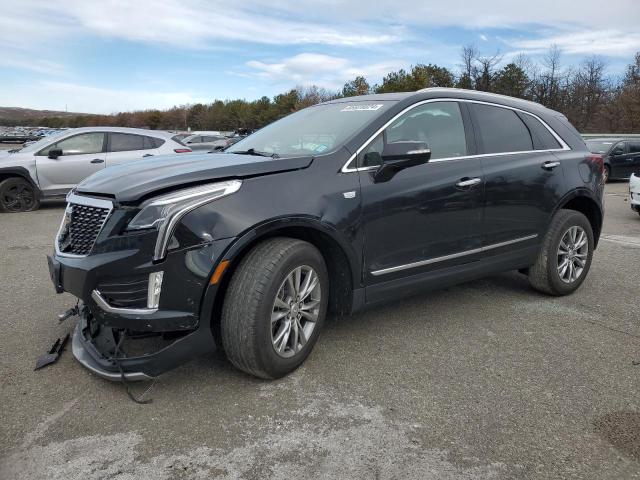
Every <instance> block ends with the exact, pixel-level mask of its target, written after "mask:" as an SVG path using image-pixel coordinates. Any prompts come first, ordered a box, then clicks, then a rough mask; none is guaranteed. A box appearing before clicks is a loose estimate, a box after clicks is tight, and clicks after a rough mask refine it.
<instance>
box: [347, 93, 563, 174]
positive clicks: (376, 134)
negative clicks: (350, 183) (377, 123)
mask: <svg viewBox="0 0 640 480" xmlns="http://www.w3.org/2000/svg"><path fill="white" fill-rule="evenodd" d="M433 102H464V103H481V104H483V105H491V106H493V107H500V108H506V109H507V110H514V111H516V112H520V113H524V114H526V115H530V116H532V117H533V118H535V119H536V120H538V121H539V122H540V123H542V125H544V127H545V128H546V129H547V130H549V133H551V135H553V138H555V139H556V140H557V141H558V143H559V144H560V145H561V148H550V149H547V150H524V151H519V152H501V153H481V154H478V155H463V156H460V157H446V158H436V159H434V160H430V161H429V163H435V162H447V161H450V160H464V159H467V158H482V157H499V156H504V155H520V154H523V153H540V152H562V151H565V150H571V148H570V147H569V145H567V143H566V142H565V141H564V140H563V139H562V138H561V137H560V135H558V134H557V133H556V132H555V131H554V130H553V129H552V128H551V127H550V126H549V125H547V122H545V121H544V120H542V119H541V118H540V117H538V116H537V115H535V114H533V113H531V112H527V111H526V110H521V109H519V108H514V107H508V106H506V105H501V104H499V103H491V102H483V101H480V100H468V99H463V98H431V99H429V100H422V101H421V102H417V103H414V104H413V105H409V106H408V107H407V108H405V109H404V110H402V111H401V112H400V113H398V114H396V115H395V116H394V117H393V118H392V119H391V120H389V121H388V122H387V123H385V124H384V125H383V126H382V127H380V128H379V129H378V130H376V132H375V133H374V134H373V135H371V136H370V137H369V138H368V139H367V141H365V142H364V143H363V144H362V146H361V147H360V148H358V150H356V153H354V154H353V155H351V157H349V160H347V163H345V164H344V165H343V167H342V169H341V170H340V171H341V172H342V173H353V172H367V171H371V170H377V169H378V167H377V166H373V167H360V168H357V167H351V166H349V165H350V164H351V163H353V162H354V161H355V160H356V158H357V157H358V155H360V152H362V150H364V149H365V148H366V147H367V146H369V144H370V143H371V142H372V141H373V140H374V139H375V138H376V137H377V136H378V135H380V134H381V133H382V132H383V131H384V130H385V129H386V128H387V127H388V126H389V125H391V124H392V123H393V122H395V121H396V120H397V119H398V118H400V117H401V116H402V115H404V114H405V113H407V112H409V111H411V110H413V109H414V108H416V107H419V106H421V105H424V104H426V103H433Z"/></svg>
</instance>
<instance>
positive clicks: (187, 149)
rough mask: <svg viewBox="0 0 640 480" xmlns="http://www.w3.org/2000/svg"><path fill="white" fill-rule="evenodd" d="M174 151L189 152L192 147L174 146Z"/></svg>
mask: <svg viewBox="0 0 640 480" xmlns="http://www.w3.org/2000/svg"><path fill="white" fill-rule="evenodd" d="M173 151H174V152H176V153H189V152H190V151H191V149H190V148H174V149H173Z"/></svg>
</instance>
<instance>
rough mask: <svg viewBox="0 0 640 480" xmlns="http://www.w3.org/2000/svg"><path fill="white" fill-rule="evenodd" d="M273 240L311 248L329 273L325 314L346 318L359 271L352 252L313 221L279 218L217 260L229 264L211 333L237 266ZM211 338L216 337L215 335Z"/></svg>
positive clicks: (249, 233) (252, 231) (256, 229)
mask: <svg viewBox="0 0 640 480" xmlns="http://www.w3.org/2000/svg"><path fill="white" fill-rule="evenodd" d="M274 237H288V238H296V239H299V240H303V241H306V242H309V243H311V244H312V245H313V246H315V247H316V248H317V249H318V250H319V251H320V253H321V254H322V256H323V257H324V259H325V262H326V264H327V270H328V272H329V278H330V282H329V285H330V287H329V302H330V303H329V311H330V312H332V313H334V314H337V315H346V314H348V313H350V312H351V309H352V305H353V291H354V288H355V287H356V285H357V282H358V280H357V278H358V277H357V275H358V268H359V266H358V263H357V261H356V258H355V256H356V254H355V252H353V251H351V250H352V249H351V248H350V247H349V246H348V245H345V243H344V242H343V241H341V240H339V239H338V233H337V232H336V231H335V230H334V229H332V228H331V227H330V226H328V225H327V224H325V223H322V222H321V221H319V220H317V219H312V218H305V217H295V218H281V219H277V220H273V221H269V222H266V223H263V224H261V225H259V226H256V227H254V228H251V229H250V230H248V231H246V232H245V233H244V234H242V235H241V236H239V237H238V238H237V239H236V240H235V241H234V242H233V243H232V244H231V245H230V246H229V247H228V248H227V249H226V251H225V252H224V254H223V255H221V256H220V257H219V258H220V260H222V259H224V260H229V261H230V263H229V267H228V268H227V270H226V271H225V272H224V275H223V276H222V279H221V280H220V283H219V285H218V286H217V290H216V295H215V299H214V302H213V307H212V328H213V329H214V333H215V332H217V329H218V328H219V319H220V313H221V311H222V304H223V301H224V297H225V294H226V291H227V288H228V286H229V282H230V280H231V278H232V277H233V274H234V273H235V271H236V269H237V268H238V265H239V264H240V262H241V261H242V259H243V258H244V257H245V256H246V255H247V254H248V253H249V251H251V249H252V248H253V247H255V246H256V245H257V244H258V243H260V242H263V241H265V240H267V239H269V238H274ZM215 336H216V337H218V335H215ZM218 338H219V337H218Z"/></svg>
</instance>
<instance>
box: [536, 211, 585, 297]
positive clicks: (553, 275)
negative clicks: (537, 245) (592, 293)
mask: <svg viewBox="0 0 640 480" xmlns="http://www.w3.org/2000/svg"><path fill="white" fill-rule="evenodd" d="M593 248H594V241H593V231H592V229H591V224H590V223H589V220H587V217H585V216H584V215H583V214H582V213H580V212H576V211H574V210H560V211H558V213H556V214H555V216H554V217H553V219H552V220H551V225H550V226H549V230H548V231H547V234H546V235H545V238H544V241H543V244H542V247H541V249H540V252H539V253H538V257H537V258H536V263H534V264H533V265H532V266H531V267H530V268H529V282H530V283H531V285H532V286H533V288H535V289H536V290H538V291H540V292H543V293H548V294H550V295H568V294H569V293H572V292H574V291H575V290H576V289H577V288H578V287H579V286H580V285H581V284H582V282H583V281H584V279H585V278H586V276H587V273H588V272H589V268H590V267H591V260H592V258H593Z"/></svg>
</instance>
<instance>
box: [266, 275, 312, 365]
mask: <svg viewBox="0 0 640 480" xmlns="http://www.w3.org/2000/svg"><path fill="white" fill-rule="evenodd" d="M321 298H322V291H321V289H320V278H319V277H318V274H317V273H316V271H315V270H314V269H313V268H311V267H309V266H308V265H302V266H299V267H296V268H294V269H293V270H292V271H291V272H290V273H289V274H288V275H287V276H286V277H285V279H284V281H283V282H282V284H281V285H280V288H279V289H278V293H277V294H276V298H275V300H274V302H273V308H272V310H271V343H272V345H273V349H274V350H275V351H276V353H277V354H278V355H279V356H281V357H284V358H290V357H293V356H294V355H296V354H297V353H298V352H300V350H302V349H303V348H304V346H305V345H306V344H307V342H308V341H309V338H310V337H311V334H312V333H313V330H314V329H315V327H316V323H317V322H318V315H319V314H320V300H321Z"/></svg>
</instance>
